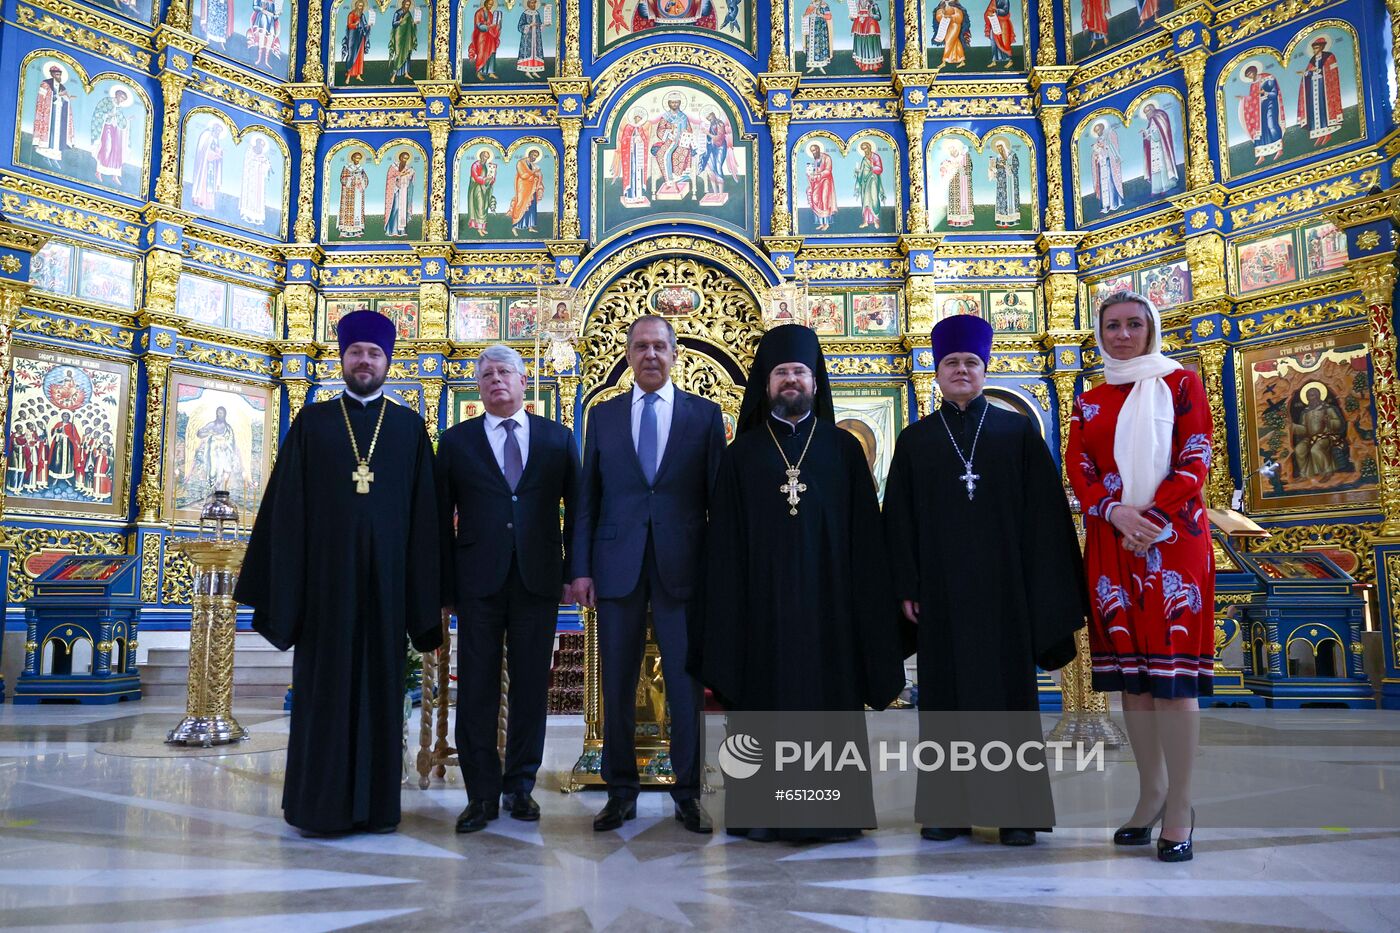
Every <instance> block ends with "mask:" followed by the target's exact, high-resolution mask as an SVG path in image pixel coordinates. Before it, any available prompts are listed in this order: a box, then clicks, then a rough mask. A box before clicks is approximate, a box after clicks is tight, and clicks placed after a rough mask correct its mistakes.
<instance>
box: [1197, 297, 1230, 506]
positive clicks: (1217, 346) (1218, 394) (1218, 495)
mask: <svg viewBox="0 0 1400 933" xmlns="http://www.w3.org/2000/svg"><path fill="white" fill-rule="evenodd" d="M1201 323H1203V324H1204V323H1206V322H1205V321H1202V322H1201ZM1202 336H1205V335H1202ZM1200 350H1201V382H1202V384H1203V385H1204V386H1205V390H1206V398H1209V399H1216V400H1217V401H1216V403H1215V404H1213V405H1211V407H1210V415H1211V421H1212V425H1211V435H1212V436H1211V462H1210V473H1209V475H1208V478H1207V480H1206V504H1207V505H1209V506H1210V507H1211V508H1215V509H1228V508H1229V507H1230V500H1231V498H1232V497H1233V495H1234V491H1235V480H1234V477H1232V476H1231V475H1230V446H1229V442H1230V437H1229V433H1228V429H1227V427H1226V424H1225V405H1224V404H1223V402H1222V401H1219V400H1223V399H1224V398H1225V352H1226V346H1225V344H1223V343H1211V344H1206V345H1205V346H1202V347H1201V348H1200Z"/></svg>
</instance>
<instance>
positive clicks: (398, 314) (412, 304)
mask: <svg viewBox="0 0 1400 933" xmlns="http://www.w3.org/2000/svg"><path fill="white" fill-rule="evenodd" d="M374 310H376V311H378V312H379V313H380V314H382V315H384V316H385V317H387V318H388V319H389V320H391V321H393V322H394V332H395V334H396V335H397V336H398V339H399V340H417V339H418V302H417V300H402V299H398V298H380V299H377V300H376V301H375V302H374Z"/></svg>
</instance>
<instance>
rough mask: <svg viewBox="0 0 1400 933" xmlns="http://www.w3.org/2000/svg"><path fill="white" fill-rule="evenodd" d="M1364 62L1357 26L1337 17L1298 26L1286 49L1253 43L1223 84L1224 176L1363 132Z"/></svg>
mask: <svg viewBox="0 0 1400 933" xmlns="http://www.w3.org/2000/svg"><path fill="white" fill-rule="evenodd" d="M1357 63H1358V46H1357V39H1356V33H1355V32H1354V31H1353V28H1352V27H1351V25H1349V24H1348V23H1344V22H1341V21H1338V20H1330V21H1327V22H1326V23H1324V24H1321V25H1320V26H1309V27H1305V28H1304V29H1302V30H1299V31H1298V32H1297V33H1295V34H1294V36H1293V38H1292V39H1291V40H1290V41H1289V42H1288V44H1287V45H1286V46H1284V48H1283V51H1279V50H1277V49H1273V48H1268V47H1261V48H1253V49H1250V50H1249V51H1248V52H1246V53H1244V54H1243V55H1242V56H1240V57H1239V58H1238V59H1236V60H1235V61H1234V62H1231V63H1230V64H1229V65H1227V66H1226V67H1225V69H1224V71H1222V72H1221V75H1220V78H1219V85H1218V87H1219V93H1218V101H1219V108H1220V109H1219V111H1218V114H1219V119H1220V125H1221V127H1222V128H1224V130H1225V132H1223V133H1222V134H1221V137H1222V138H1221V150H1222V152H1221V160H1220V163H1221V171H1222V173H1223V174H1224V175H1225V177H1227V178H1233V177H1238V176H1240V175H1247V174H1250V173H1252V172H1254V171H1256V170H1259V169H1262V168H1263V167H1265V166H1276V165H1280V164H1283V163H1287V162H1292V161H1296V160H1298V159H1305V158H1310V157H1312V156H1313V155H1315V154H1317V153H1318V152H1321V151H1324V150H1327V149H1334V148H1337V147H1339V146H1344V145H1346V144H1348V143H1351V142H1354V141H1356V140H1357V139H1361V138H1364V137H1365V135H1366V114H1365V108H1364V107H1362V106H1361V104H1360V84H1359V72H1358V65H1357Z"/></svg>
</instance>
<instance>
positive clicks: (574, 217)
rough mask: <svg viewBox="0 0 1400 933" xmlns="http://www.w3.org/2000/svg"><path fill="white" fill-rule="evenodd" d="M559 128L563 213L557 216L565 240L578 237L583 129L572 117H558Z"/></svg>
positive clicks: (561, 234) (580, 122)
mask: <svg viewBox="0 0 1400 933" xmlns="http://www.w3.org/2000/svg"><path fill="white" fill-rule="evenodd" d="M559 129H560V130H561V131H562V132H563V134H564V172H563V184H562V185H561V187H560V190H561V191H562V193H563V195H564V215H563V216H562V217H560V218H559V235H560V237H562V238H563V239H565V240H577V239H578V237H579V216H578V192H579V183H578V140H579V134H580V133H581V132H582V130H583V121H582V120H579V119H574V118H572V117H560V119H559Z"/></svg>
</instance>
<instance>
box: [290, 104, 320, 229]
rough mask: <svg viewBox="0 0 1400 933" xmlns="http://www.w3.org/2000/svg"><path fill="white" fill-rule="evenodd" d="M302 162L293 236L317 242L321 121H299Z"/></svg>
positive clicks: (298, 133) (298, 177) (298, 131)
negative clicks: (317, 176)
mask: <svg viewBox="0 0 1400 933" xmlns="http://www.w3.org/2000/svg"><path fill="white" fill-rule="evenodd" d="M296 126H297V135H298V136H299V137H301V162H300V166H299V171H298V173H297V222H296V225H295V226H294V227H293V228H292V236H293V237H294V238H295V239H296V241H297V242H298V243H315V242H316V146H317V144H318V143H319V142H320V140H321V126H320V124H319V123H298V124H297V125H296Z"/></svg>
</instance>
